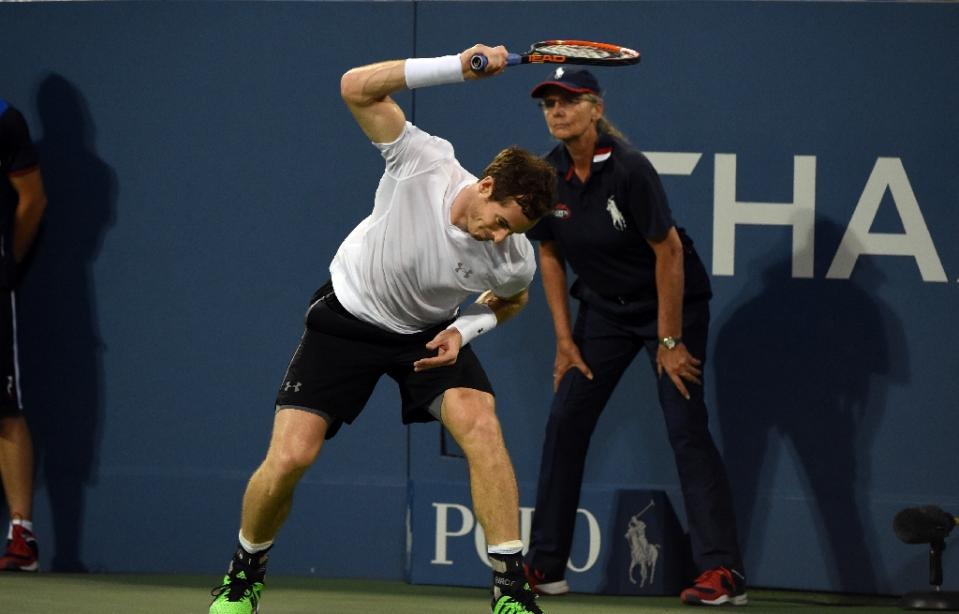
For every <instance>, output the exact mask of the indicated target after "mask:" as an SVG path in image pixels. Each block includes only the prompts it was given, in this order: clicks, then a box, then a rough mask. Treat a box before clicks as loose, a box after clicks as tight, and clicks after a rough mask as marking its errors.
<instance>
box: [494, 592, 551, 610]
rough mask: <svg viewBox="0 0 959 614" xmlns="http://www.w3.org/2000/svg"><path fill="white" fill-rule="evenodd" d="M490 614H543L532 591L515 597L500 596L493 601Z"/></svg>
mask: <svg viewBox="0 0 959 614" xmlns="http://www.w3.org/2000/svg"><path fill="white" fill-rule="evenodd" d="M490 612H491V614H543V610H541V609H540V608H539V606H538V605H537V604H536V597H535V596H534V595H533V593H532V591H530V592H529V593H526V594H521V595H517V596H515V597H514V596H512V595H500V596H499V597H498V598H496V599H493V604H492V606H491V607H490Z"/></svg>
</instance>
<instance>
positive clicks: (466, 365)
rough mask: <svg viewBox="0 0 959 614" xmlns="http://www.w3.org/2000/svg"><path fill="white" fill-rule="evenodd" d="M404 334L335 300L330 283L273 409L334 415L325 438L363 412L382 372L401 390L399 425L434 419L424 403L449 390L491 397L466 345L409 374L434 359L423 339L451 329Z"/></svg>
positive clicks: (316, 298) (315, 302)
mask: <svg viewBox="0 0 959 614" xmlns="http://www.w3.org/2000/svg"><path fill="white" fill-rule="evenodd" d="M449 324H450V323H449V322H444V323H442V324H439V325H437V326H434V327H432V328H430V329H428V330H425V331H422V332H419V333H414V334H409V335H404V334H401V333H394V332H391V331H387V330H384V329H382V328H379V327H377V326H374V325H372V324H368V323H366V322H363V321H362V320H360V319H359V318H357V317H356V316H354V315H352V314H351V313H349V312H348V311H347V310H346V309H345V308H344V307H343V306H342V305H341V304H340V302H339V301H338V300H337V298H336V294H334V292H333V284H332V283H327V284H325V285H324V286H322V287H321V288H320V289H319V290H317V291H316V293H315V294H314V295H313V299H312V300H311V301H310V308H309V310H308V311H307V312H306V330H305V331H304V332H303V336H302V337H301V339H300V345H299V347H297V348H296V352H295V353H294V354H293V358H292V359H291V360H290V366H289V367H287V370H286V376H285V377H284V378H283V383H282V384H280V390H279V392H278V393H277V396H276V405H277V407H278V408H282V407H295V408H298V409H304V410H306V411H312V412H314V413H319V414H320V415H326V416H327V417H329V418H331V419H332V422H331V424H330V427H329V429H327V433H326V438H327V439H330V438H332V437H333V436H334V435H336V432H337V431H338V430H339V428H340V426H342V424H343V423H344V422H346V423H347V424H351V423H352V422H353V420H355V419H356V417H357V416H358V415H359V414H360V412H361V411H362V410H363V407H364V406H365V405H366V402H367V401H368V400H369V398H370V395H371V394H372V393H373V388H374V387H375V386H376V383H377V382H378V381H379V379H380V378H381V377H382V376H383V375H389V376H390V377H391V378H392V379H393V380H394V381H396V383H397V384H399V387H400V397H401V399H402V408H403V414H402V418H403V424H410V423H412V422H429V421H431V420H435V418H434V417H433V416H432V415H431V414H430V412H429V410H428V406H429V405H430V403H431V402H432V401H433V400H434V399H435V398H436V397H437V396H439V395H441V394H443V393H444V392H445V391H447V390H449V389H450V388H473V389H476V390H481V391H483V392H488V393H490V394H493V387H492V386H491V385H490V382H489V378H487V376H486V372H485V371H484V370H483V367H482V365H480V362H479V359H478V358H477V357H476V354H474V353H473V350H472V349H471V348H470V347H469V345H466V346H464V347H463V348H461V349H460V353H459V356H458V357H457V360H456V362H455V363H454V364H452V365H449V366H446V367H438V368H436V369H428V370H426V371H420V372H414V371H413V362H414V361H416V360H419V359H420V358H425V357H427V356H435V355H436V351H435V350H427V349H426V347H425V346H426V344H427V343H428V342H429V341H430V340H432V339H433V337H435V336H436V335H437V334H439V333H440V332H441V331H442V330H444V329H445V328H446V327H447V326H449Z"/></svg>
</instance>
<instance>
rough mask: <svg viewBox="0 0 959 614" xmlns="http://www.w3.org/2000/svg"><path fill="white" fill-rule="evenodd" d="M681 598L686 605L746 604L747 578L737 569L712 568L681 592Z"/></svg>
mask: <svg viewBox="0 0 959 614" xmlns="http://www.w3.org/2000/svg"><path fill="white" fill-rule="evenodd" d="M679 599H680V600H681V601H682V602H683V603H685V604H686V605H727V604H728V605H746V604H747V603H749V598H748V597H747V596H746V578H745V576H743V574H741V573H740V572H738V571H736V570H735V569H726V568H725V567H717V568H716V569H710V570H708V571H704V572H703V573H701V574H700V575H699V577H698V578H696V582H695V583H694V584H693V585H692V586H691V587H689V588H687V589H686V590H684V591H683V592H682V593H680V594H679Z"/></svg>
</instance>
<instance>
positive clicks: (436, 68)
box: [403, 55, 463, 89]
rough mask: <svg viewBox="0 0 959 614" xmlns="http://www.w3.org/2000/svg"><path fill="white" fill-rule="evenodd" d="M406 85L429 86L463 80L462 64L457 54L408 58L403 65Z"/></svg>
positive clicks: (412, 87)
mask: <svg viewBox="0 0 959 614" xmlns="http://www.w3.org/2000/svg"><path fill="white" fill-rule="evenodd" d="M403 73H404V75H405V76H406V87H408V88H409V89H414V88H417V87H429V86H431V85H443V84H444V83H459V82H461V81H463V64H462V63H461V62H460V56H459V55H444V56H443V57H439V58H410V59H408V60H406V64H405V65H404V66H403Z"/></svg>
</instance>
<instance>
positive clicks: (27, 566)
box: [0, 98, 47, 571]
mask: <svg viewBox="0 0 959 614" xmlns="http://www.w3.org/2000/svg"><path fill="white" fill-rule="evenodd" d="M46 206H47V196H46V192H45V191H44V189H43V177H42V176H41V173H40V163H39V161H38V158H37V152H36V149H35V148H34V146H33V141H32V140H31V139H30V129H29V128H28V126H27V122H26V120H25V119H24V117H23V114H21V113H20V111H19V110H17V109H16V107H14V106H12V105H11V104H10V103H9V102H7V101H6V100H3V99H2V98H0V377H2V378H3V387H2V388H0V476H2V478H3V479H2V482H3V492H4V496H5V497H6V501H7V507H8V508H9V512H10V526H9V528H8V530H7V545H6V550H5V551H4V553H3V555H2V556H0V571H37V570H38V569H39V567H40V564H39V558H40V553H39V548H38V546H37V539H36V536H35V535H34V533H33V516H32V514H33V466H34V459H33V440H32V438H31V436H30V428H29V426H28V425H27V420H26V417H25V416H24V409H23V399H22V398H21V396H20V367H19V365H18V363H17V354H18V352H17V296H16V287H17V281H18V276H19V270H18V265H19V264H20V263H21V262H22V261H23V259H24V258H26V256H27V253H28V252H29V251H30V247H31V246H32V245H33V242H34V239H36V236H37V231H38V230H39V229H40V222H41V220H42V219H43V213H44V211H45V210H46Z"/></svg>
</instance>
